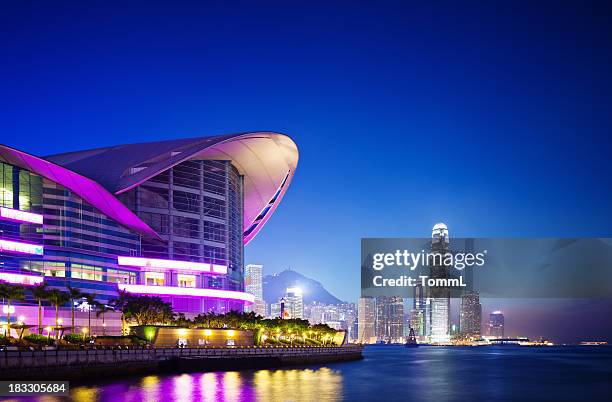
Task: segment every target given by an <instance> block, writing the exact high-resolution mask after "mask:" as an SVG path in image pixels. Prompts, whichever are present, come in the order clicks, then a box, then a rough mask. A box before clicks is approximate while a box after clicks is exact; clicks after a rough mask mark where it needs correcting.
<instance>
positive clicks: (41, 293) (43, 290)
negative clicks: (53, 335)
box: [30, 282, 49, 335]
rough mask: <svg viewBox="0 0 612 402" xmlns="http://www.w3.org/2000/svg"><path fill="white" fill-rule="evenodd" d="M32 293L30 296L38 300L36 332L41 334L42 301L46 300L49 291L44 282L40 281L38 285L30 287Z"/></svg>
mask: <svg viewBox="0 0 612 402" xmlns="http://www.w3.org/2000/svg"><path fill="white" fill-rule="evenodd" d="M30 292H31V293H32V297H33V298H34V300H36V301H37V302H38V334H39V335H42V333H43V324H42V321H43V317H42V302H43V301H45V300H47V295H48V294H49V291H48V289H47V284H46V283H44V282H43V283H41V284H40V285H36V286H34V287H32V288H31V289H30Z"/></svg>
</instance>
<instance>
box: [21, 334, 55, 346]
mask: <svg viewBox="0 0 612 402" xmlns="http://www.w3.org/2000/svg"><path fill="white" fill-rule="evenodd" d="M23 340H25V341H28V342H30V343H33V344H35V345H52V344H53V339H49V338H48V337H46V336H44V335H39V334H30V335H27V336H24V337H23Z"/></svg>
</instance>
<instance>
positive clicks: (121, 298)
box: [109, 290, 129, 335]
mask: <svg viewBox="0 0 612 402" xmlns="http://www.w3.org/2000/svg"><path fill="white" fill-rule="evenodd" d="M128 299H129V293H128V292H126V291H125V290H119V291H117V297H116V298H115V299H112V300H110V302H109V304H111V305H112V306H113V307H114V308H115V309H116V310H119V311H121V335H125V307H126V305H127V302H128Z"/></svg>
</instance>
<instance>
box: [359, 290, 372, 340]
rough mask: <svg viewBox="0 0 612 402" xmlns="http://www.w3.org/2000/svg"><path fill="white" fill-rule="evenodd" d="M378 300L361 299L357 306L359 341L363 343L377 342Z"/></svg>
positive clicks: (370, 298)
mask: <svg viewBox="0 0 612 402" xmlns="http://www.w3.org/2000/svg"><path fill="white" fill-rule="evenodd" d="M375 300H376V299H374V298H373V297H360V298H359V302H358V305H357V340H358V341H359V342H361V343H375V342H376V301H375Z"/></svg>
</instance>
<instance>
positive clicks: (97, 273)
mask: <svg viewBox="0 0 612 402" xmlns="http://www.w3.org/2000/svg"><path fill="white" fill-rule="evenodd" d="M70 277H71V278H78V279H87V280H90V281H101V280H102V268H101V267H94V266H93V265H84V264H72V266H71V267H70Z"/></svg>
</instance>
